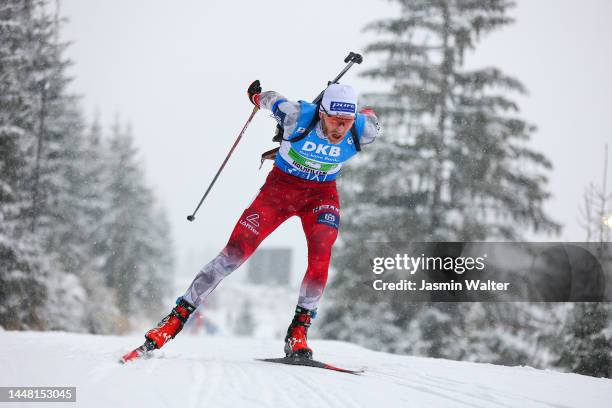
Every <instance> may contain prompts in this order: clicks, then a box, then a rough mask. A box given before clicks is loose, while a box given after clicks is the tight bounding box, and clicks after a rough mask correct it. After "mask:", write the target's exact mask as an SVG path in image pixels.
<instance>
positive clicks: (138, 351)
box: [119, 339, 155, 364]
mask: <svg viewBox="0 0 612 408" xmlns="http://www.w3.org/2000/svg"><path fill="white" fill-rule="evenodd" d="M152 350H155V343H154V342H153V341H151V340H148V339H147V340H146V341H145V342H144V344H143V345H142V346H140V347H136V348H135V349H134V350H132V351H130V352H129V353H126V354H124V355H123V357H121V359H119V362H120V363H121V364H125V363H128V362H130V361H134V360H138V359H139V358H147V357H149V356H150V352H151V351H152Z"/></svg>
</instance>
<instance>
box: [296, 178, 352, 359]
mask: <svg viewBox="0 0 612 408" xmlns="http://www.w3.org/2000/svg"><path fill="white" fill-rule="evenodd" d="M318 196H319V197H314V198H313V199H311V200H309V201H310V203H309V204H308V205H306V206H305V207H304V208H303V209H302V210H301V211H300V213H299V215H300V218H301V220H302V226H303V228H304V233H305V234H306V242H307V244H308V268H307V269H306V274H305V275H304V279H303V280H302V285H301V287H300V296H299V298H298V304H297V307H296V308H295V314H294V316H293V320H292V321H291V324H290V325H289V328H288V329H287V335H286V336H285V354H286V355H287V356H290V357H293V358H307V359H311V358H312V349H311V348H310V347H308V344H307V336H308V328H309V327H310V324H311V321H312V319H314V318H315V316H316V313H317V310H316V309H317V306H318V304H319V300H320V299H321V296H322V295H323V290H324V289H325V284H326V283H327V270H328V268H329V261H330V258H331V250H332V246H333V244H334V242H335V241H336V237H337V236H338V227H339V223H340V208H339V205H338V195H337V192H336V190H335V188H334V189H326V190H324V191H323V192H322V194H319V195H318Z"/></svg>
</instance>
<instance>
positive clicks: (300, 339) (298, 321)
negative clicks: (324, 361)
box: [285, 306, 317, 360]
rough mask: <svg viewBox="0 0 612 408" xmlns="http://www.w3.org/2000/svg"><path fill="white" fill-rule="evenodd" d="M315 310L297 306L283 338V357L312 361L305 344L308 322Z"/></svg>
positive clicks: (313, 316) (308, 348) (314, 314)
mask: <svg viewBox="0 0 612 408" xmlns="http://www.w3.org/2000/svg"><path fill="white" fill-rule="evenodd" d="M316 314H317V311H316V310H308V309H305V308H303V307H300V306H297V307H296V308H295V316H293V321H292V322H291V324H290V325H289V328H288V329H287V336H285V355H286V356H287V357H291V358H296V359H308V360H312V349H311V348H310V347H308V344H307V343H306V340H307V336H308V328H309V327H310V321H311V320H312V319H314V318H315V316H316Z"/></svg>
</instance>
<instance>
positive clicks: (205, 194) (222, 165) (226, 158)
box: [187, 106, 259, 221]
mask: <svg viewBox="0 0 612 408" xmlns="http://www.w3.org/2000/svg"><path fill="white" fill-rule="evenodd" d="M258 110H259V108H258V107H257V106H255V107H254V108H253V112H251V116H249V119H248V120H247V121H246V123H245V124H244V127H243V128H242V130H241V131H240V133H239V134H238V138H236V141H235V142H234V145H233V146H232V148H231V149H230V151H229V153H228V154H227V157H225V160H223V163H222V164H221V167H219V170H218V171H217V174H215V177H214V178H213V180H212V182H211V183H210V185H209V186H208V188H207V189H206V192H205V193H204V195H203V196H202V199H201V200H200V203H199V204H198V206H197V207H196V209H195V211H194V212H193V214H191V215H188V216H187V220H189V221H193V220H195V215H196V213H197V212H198V210H199V209H200V206H201V205H202V203H203V202H204V199H205V198H206V196H207V195H208V193H209V192H210V189H211V188H212V186H213V185H214V184H215V181H217V178H218V177H219V174H221V170H223V168H224V167H225V164H226V163H227V161H228V160H229V158H230V156H231V155H232V153H233V152H234V149H235V148H236V146H237V145H238V142H240V139H241V138H242V135H243V134H244V131H245V130H246V128H247V126H249V123H251V120H252V119H253V116H255V114H256V113H257V111H258Z"/></svg>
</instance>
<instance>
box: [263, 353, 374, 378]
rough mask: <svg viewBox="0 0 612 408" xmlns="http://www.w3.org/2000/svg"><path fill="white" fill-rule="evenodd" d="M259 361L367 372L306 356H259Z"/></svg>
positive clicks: (344, 371)
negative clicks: (336, 365)
mask: <svg viewBox="0 0 612 408" xmlns="http://www.w3.org/2000/svg"><path fill="white" fill-rule="evenodd" d="M256 360H258V361H265V362H268V363H279V364H289V365H299V366H306V367H315V368H322V369H325V370H333V371H339V372H341V373H348V374H355V375H359V374H362V373H364V372H365V369H364V368H362V369H360V370H349V369H346V368H340V367H335V366H333V365H331V364H327V363H323V362H321V361H317V360H310V359H306V358H291V357H283V358H257V359H256Z"/></svg>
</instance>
